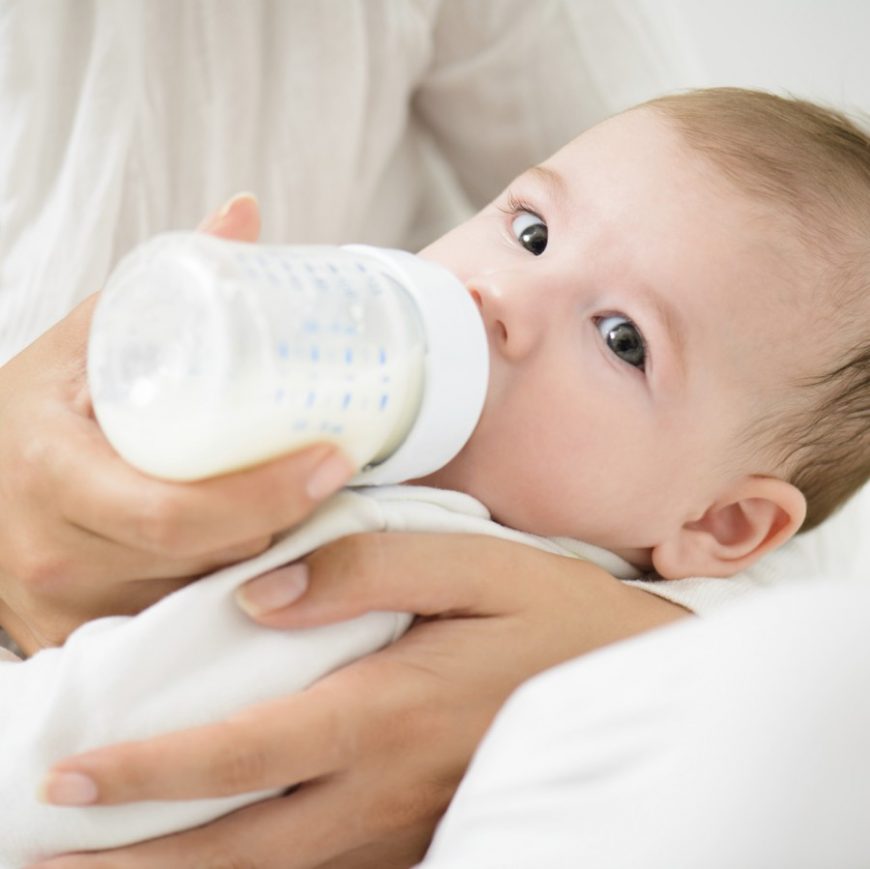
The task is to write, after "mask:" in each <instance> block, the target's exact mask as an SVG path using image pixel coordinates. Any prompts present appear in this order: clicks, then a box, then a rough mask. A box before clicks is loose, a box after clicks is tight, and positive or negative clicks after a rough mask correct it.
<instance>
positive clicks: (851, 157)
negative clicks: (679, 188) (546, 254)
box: [645, 88, 870, 531]
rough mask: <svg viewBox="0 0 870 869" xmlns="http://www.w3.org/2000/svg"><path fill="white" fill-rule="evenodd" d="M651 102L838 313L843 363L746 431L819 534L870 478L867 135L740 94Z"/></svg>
mask: <svg viewBox="0 0 870 869" xmlns="http://www.w3.org/2000/svg"><path fill="white" fill-rule="evenodd" d="M645 106H647V107H650V108H652V109H653V110H655V111H657V112H660V113H662V115H664V116H665V117H666V118H667V119H668V120H670V121H671V122H673V123H674V124H675V126H676V129H677V130H678V131H679V132H680V134H681V136H682V137H683V139H684V141H685V142H686V143H687V144H688V145H689V146H690V147H691V148H692V149H693V150H694V151H695V152H697V153H700V154H701V155H703V156H705V157H706V158H708V159H709V160H710V161H711V162H712V163H713V165H714V166H715V167H716V168H717V169H718V170H719V171H720V172H721V173H722V174H723V175H724V177H725V178H727V179H728V180H729V181H731V182H732V183H733V184H734V185H735V186H736V187H737V188H739V189H740V190H741V191H742V192H743V193H745V194H748V195H749V196H751V197H754V198H755V199H756V200H760V201H762V202H765V203H767V204H769V205H772V206H773V207H774V208H775V209H776V211H777V213H778V214H780V215H782V216H784V217H785V219H786V220H788V221H789V223H790V224H791V225H792V226H794V227H795V229H796V230H797V232H798V237H799V239H800V242H801V243H802V245H804V246H805V247H806V248H807V250H808V251H809V252H810V254H811V255H816V256H819V257H821V258H822V259H821V261H822V262H823V263H824V266H825V267H824V268H823V269H822V270H821V271H820V273H821V274H823V275H824V276H825V277H824V279H823V282H822V283H823V284H824V286H819V287H814V288H813V289H814V293H815V295H816V297H817V300H818V301H817V304H818V305H830V306H834V307H833V308H832V309H831V310H832V313H833V314H834V315H835V316H836V318H837V322H838V326H839V329H838V331H839V334H840V335H841V337H842V342H841V343H842V347H841V358H840V361H839V362H838V364H837V365H836V366H835V367H833V368H831V369H830V370H827V371H822V372H819V373H818V375H816V376H814V377H812V378H809V379H805V380H802V381H800V382H799V383H798V386H799V387H800V393H801V397H800V400H799V401H798V402H796V403H795V404H794V406H791V407H790V409H789V410H786V411H784V412H783V411H781V410H780V411H778V414H779V415H778V416H775V415H773V414H771V415H768V416H766V417H765V418H764V419H762V420H759V422H758V424H757V425H756V426H755V427H754V428H753V431H752V432H751V433H749V434H748V436H749V437H750V438H751V439H752V440H753V442H754V441H755V439H756V438H758V437H760V438H761V439H762V447H763V448H764V449H765V450H767V451H769V452H770V453H771V454H772V455H774V456H775V457H776V461H777V463H778V466H779V467H781V468H783V469H784V474H783V476H784V477H786V478H787V479H788V480H789V482H791V483H792V484H793V485H795V486H796V487H797V488H798V489H800V491H801V492H802V493H803V495H804V497H805V498H806V501H807V517H806V520H805V521H804V524H803V526H802V528H801V530H802V531H806V530H808V529H810V528H814V527H815V526H816V525H818V524H819V523H820V522H822V521H823V520H824V519H826V518H827V517H828V516H830V515H831V513H833V512H834V511H835V510H836V509H837V508H838V507H839V506H841V505H842V504H843V503H844V502H845V501H846V500H847V499H848V498H849V497H850V496H851V495H852V494H854V493H855V492H856V491H857V490H858V489H859V488H860V487H861V486H862V485H863V484H864V483H865V482H866V481H867V480H868V479H870V136H868V134H867V133H866V132H864V130H862V129H861V128H860V127H859V126H858V125H857V124H856V123H854V122H853V121H852V120H850V119H849V118H848V117H847V116H846V115H844V114H842V113H841V112H838V111H834V110H832V109H829V108H825V107H822V106H820V105H816V104H814V103H811V102H807V101H805V100H801V99H792V98H785V97H781V96H776V95H774V94H770V93H765V92H762V91H753V90H744V89H741V88H711V89H706V90H697V91H689V92H686V93H679V94H672V95H668V96H665V97H660V98H657V99H654V100H651V101H650V102H648V103H646V104H645ZM785 406H787V407H789V403H788V402H785Z"/></svg>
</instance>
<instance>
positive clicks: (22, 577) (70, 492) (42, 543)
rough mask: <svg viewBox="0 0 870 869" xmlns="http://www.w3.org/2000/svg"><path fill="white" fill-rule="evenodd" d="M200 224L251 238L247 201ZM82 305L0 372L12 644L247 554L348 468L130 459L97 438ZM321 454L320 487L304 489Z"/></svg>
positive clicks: (3, 535) (341, 464)
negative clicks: (137, 465)
mask: <svg viewBox="0 0 870 869" xmlns="http://www.w3.org/2000/svg"><path fill="white" fill-rule="evenodd" d="M203 228H204V229H205V230H206V231H209V232H212V233H213V234H216V235H224V236H228V237H233V238H239V239H240V240H251V239H254V238H256V237H257V234H258V232H259V214H258V211H257V206H256V202H254V201H253V200H252V199H251V198H250V197H244V196H243V197H240V198H237V199H236V200H234V201H233V202H232V203H231V206H230V207H228V208H227V209H225V211H224V212H223V213H220V214H216V215H214V216H213V217H212V218H210V219H209V221H208V222H207V225H206V226H204V227H203ZM95 301H96V296H92V297H91V298H89V299H88V300H87V301H85V302H84V303H82V304H81V305H80V306H79V307H78V308H76V309H75V310H74V311H73V312H72V313H71V314H70V315H69V316H68V317H67V318H66V319H64V320H63V321H61V322H60V323H59V324H58V325H57V326H55V327H54V328H53V329H50V330H49V331H48V332H46V333H45V335H43V336H42V337H41V338H39V339H38V340H37V341H35V342H34V343H33V344H32V345H30V347H28V348H27V349H25V350H24V351H23V352H22V353H20V354H19V355H18V356H16V357H15V358H14V359H12V360H11V361H10V362H8V363H7V364H6V365H4V366H3V367H2V368H0V407H2V408H3V425H2V427H0V514H2V516H3V517H4V518H3V523H2V525H0V598H2V600H0V624H2V625H3V627H4V628H5V629H6V630H7V631H8V632H9V634H10V635H11V636H12V637H13V639H14V640H15V641H16V642H17V643H18V644H19V646H20V647H21V648H22V649H23V650H24V652H25V653H26V654H31V653H33V652H34V651H36V650H38V649H39V648H42V647H43V646H51V645H57V644H59V643H61V642H63V640H64V639H65V638H66V637H67V636H68V634H69V633H70V632H71V631H72V630H74V629H75V628H76V627H78V626H79V625H80V624H82V623H83V622H85V621H88V620H89V619H93V618H97V617H99V616H102V615H108V614H113V613H134V612H138V611H140V610H141V609H144V608H145V607H146V606H148V605H149V604H151V603H153V602H154V601H156V600H159V599H160V598H161V597H163V596H165V595H166V594H168V593H169V592H171V591H173V590H175V589H176V588H179V587H180V586H182V585H184V584H185V583H188V582H190V581H191V580H192V579H194V578H195V577H197V576H201V575H202V574H203V573H208V572H211V571H213V570H215V569H216V568H218V567H220V566H222V565H225V564H232V563H234V562H236V561H239V560H240V559H242V558H247V557H250V556H252V555H255V554H256V553H258V552H261V551H262V550H264V549H265V548H266V547H268V546H269V544H270V542H271V539H272V534H274V533H275V532H277V531H279V530H281V529H283V528H286V527H288V526H290V525H293V524H294V523H296V522H298V521H299V520H300V519H302V518H304V517H305V516H306V515H307V514H308V513H309V512H310V511H311V510H312V509H313V507H314V506H316V504H318V503H320V502H321V501H322V500H323V498H324V497H326V495H328V494H330V491H332V490H334V489H335V488H338V487H339V486H340V485H342V484H343V483H344V482H345V481H346V480H347V479H348V478H349V477H350V475H351V474H352V473H353V468H352V467H351V466H350V465H349V463H348V462H347V460H346V459H345V458H344V457H343V456H342V455H341V454H340V453H337V452H336V450H334V449H332V448H330V447H327V446H325V445H319V446H316V447H312V448H311V449H308V450H305V451H304V452H300V453H297V454H296V455H293V456H288V457H287V458H284V459H281V460H279V461H275V462H272V463H270V464H268V465H263V466H261V467H259V468H255V469H253V470H251V471H246V472H244V473H239V474H231V475H227V476H225V477H221V478H217V479H213V480H207V481H204V482H202V483H197V484H194V485H178V484H171V483H166V482H163V481H159V480H154V479H150V478H148V477H145V476H144V475H142V474H140V473H138V472H137V471H135V470H134V469H132V468H130V467H129V466H128V465H127V464H126V463H125V462H123V461H122V460H121V459H120V458H119V457H118V456H117V454H116V453H115V452H114V451H113V450H112V449H111V447H110V446H109V445H108V443H107V442H106V440H105V438H104V437H103V435H102V432H101V431H100V429H99V426H98V425H97V423H96V420H95V419H94V415H93V411H92V408H91V404H90V398H89V395H88V390H87V383H86V378H85V358H86V341H87V333H88V327H89V324H90V318H91V313H92V311H93V307H94V303H95ZM329 462H332V463H334V464H333V465H331V466H330V467H332V468H333V469H334V473H333V476H332V478H331V483H332V488H331V489H327V490H325V491H324V490H323V489H322V486H321V489H320V490H319V491H318V490H316V489H315V490H312V491H309V488H308V483H309V481H310V480H311V479H312V478H313V477H314V475H315V474H316V473H317V472H318V469H321V470H323V469H325V465H326V463H329ZM321 479H322V478H321ZM313 493H314V494H313Z"/></svg>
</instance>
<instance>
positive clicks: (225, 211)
mask: <svg viewBox="0 0 870 869" xmlns="http://www.w3.org/2000/svg"><path fill="white" fill-rule="evenodd" d="M197 230H198V231H199V232H206V233H208V234H209V235H216V236H218V237H219V238H231V239H235V240H236V241H256V240H257V239H258V238H259V236H260V205H259V203H258V202H257V197H256V196H254V194H253V193H237V194H236V195H235V196H233V197H232V199H230V200H229V201H227V202H226V203H225V204H224V205H223V206H222V207H221V208H220V209H219V210H218V211H215V212H214V213H212V214H210V215H209V216H208V217H206V219H205V220H203V222H202V223H201V224H200V225H199V226H198V227H197Z"/></svg>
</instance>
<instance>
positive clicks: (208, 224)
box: [197, 192, 257, 232]
mask: <svg viewBox="0 0 870 869" xmlns="http://www.w3.org/2000/svg"><path fill="white" fill-rule="evenodd" d="M243 199H248V200H251V201H253V202H257V197H256V196H254V194H253V193H248V192H244V193H236V194H235V196H231V197H230V198H229V199H228V200H227V201H226V202H225V203H224V204H223V205H222V206H221V207H220V208H219V209H218V210H217V211H216V212H214V214H210V215H209V216H208V217H206V219H205V220H203V222H202V223H201V224H200V225H199V226H198V227H197V229H199V230H200V231H201V232H203V231H208V230H213V229H217V228H218V227H219V226H220V225H221V224H222V223H223V222H224V220H225V219H226V217H227V215H228V214H229V213H230V212H231V211H232V210H233V208H234V207H235V205H236V203H238V202H241V201H242V200H243Z"/></svg>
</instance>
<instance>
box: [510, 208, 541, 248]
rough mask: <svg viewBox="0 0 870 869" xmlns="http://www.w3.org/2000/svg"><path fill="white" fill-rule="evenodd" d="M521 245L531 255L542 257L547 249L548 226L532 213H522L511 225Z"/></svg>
mask: <svg viewBox="0 0 870 869" xmlns="http://www.w3.org/2000/svg"><path fill="white" fill-rule="evenodd" d="M511 228H512V229H513V231H514V235H515V236H516V237H517V240H518V241H519V243H520V244H521V245H522V246H523V247H524V248H525V249H526V250H527V251H529V252H530V253H533V254H534V255H535V256H540V255H541V254H542V253H543V252H544V251H545V250H546V249H547V224H546V223H544V221H543V220H541V218H540V217H538V215H537V214H533V213H532V212H531V211H525V210H523V211H520V212H519V213H518V214H517V216H516V217H515V218H514V220H513V223H511Z"/></svg>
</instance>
